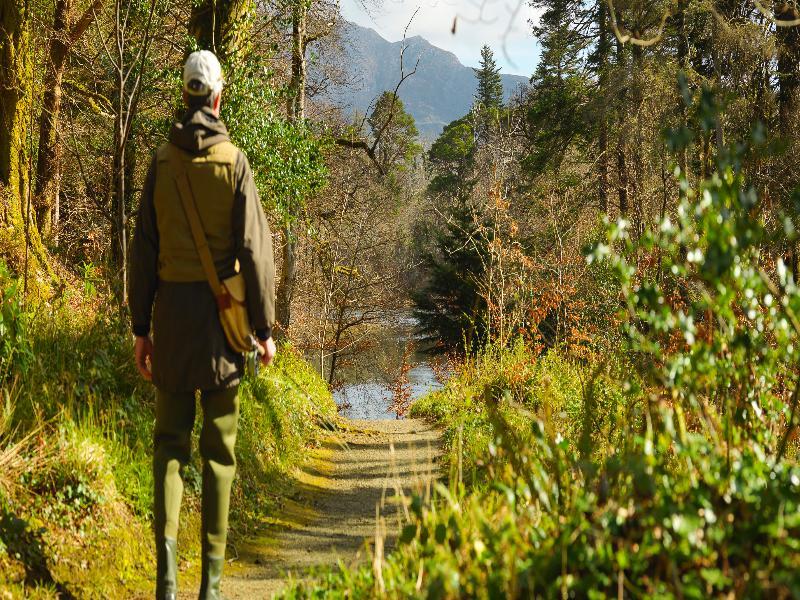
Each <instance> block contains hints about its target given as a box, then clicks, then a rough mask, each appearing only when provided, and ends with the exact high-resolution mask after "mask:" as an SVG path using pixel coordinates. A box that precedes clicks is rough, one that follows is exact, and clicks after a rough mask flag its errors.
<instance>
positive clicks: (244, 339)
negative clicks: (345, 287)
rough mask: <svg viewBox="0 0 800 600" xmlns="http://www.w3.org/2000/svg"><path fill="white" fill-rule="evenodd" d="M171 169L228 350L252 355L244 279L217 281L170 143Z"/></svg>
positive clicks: (177, 153) (188, 187) (178, 159)
mask: <svg viewBox="0 0 800 600" xmlns="http://www.w3.org/2000/svg"><path fill="white" fill-rule="evenodd" d="M170 166H171V167H172V176H173V177H174V178H175V183H176V184H177V186H178V195H179V196H180V197H181V202H182V203H183V210H184V212H185V213H186V220H187V221H188V222H189V228H190V229H191V230H192V238H193V239H194V245H195V247H196V248H197V254H198V255H199V256H200V263H201V264H202V265H203V271H205V274H206V278H207V279H208V284H209V285H210V286H211V291H212V292H213V293H214V298H215V299H216V301H217V309H218V310H219V320H220V322H221V323H222V329H223V330H224V331H225V337H226V338H227V340H228V344H230V346H231V348H233V350H235V351H236V352H251V351H252V350H253V349H254V347H255V345H256V344H255V338H254V337H253V331H252V328H251V327H250V317H249V316H248V314H247V305H246V304H245V293H246V286H245V282H244V276H242V274H241V273H237V274H236V275H234V276H233V277H229V278H228V279H225V280H223V281H220V279H219V276H218V275H217V269H216V267H215V266H214V259H213V258H212V256H211V250H210V249H209V247H208V238H207V237H206V234H205V231H204V230H203V223H202V222H201V221H200V214H199V213H198V212H197V204H196V203H195V199H194V194H193V193H192V186H191V184H190V183H189V176H188V175H187V173H186V168H185V167H184V165H183V160H182V159H181V154H180V150H178V148H177V147H176V146H174V145H172V144H170Z"/></svg>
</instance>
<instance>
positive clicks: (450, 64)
mask: <svg viewBox="0 0 800 600" xmlns="http://www.w3.org/2000/svg"><path fill="white" fill-rule="evenodd" d="M343 28H344V30H343V31H342V36H341V38H342V39H343V40H345V44H346V46H345V50H344V52H345V61H344V64H345V65H346V66H345V70H346V71H347V74H348V79H349V80H351V81H352V82H353V83H352V84H351V85H349V86H341V87H334V88H333V89H332V90H331V91H330V92H329V96H330V99H331V100H332V101H334V102H335V103H336V104H338V105H340V106H343V107H345V109H349V110H350V111H358V112H360V113H364V112H366V111H367V110H368V108H369V106H370V103H371V102H372V101H373V100H374V99H375V98H377V97H378V96H379V95H380V94H381V92H384V91H387V90H389V91H391V90H393V89H394V87H395V86H396V85H397V82H398V81H399V79H400V49H401V47H402V44H403V42H389V41H387V40H385V39H383V38H382V37H381V36H380V35H379V34H378V33H377V32H376V31H374V30H372V29H368V28H366V27H361V26H360V25H356V24H355V23H349V22H344V24H343ZM405 44H406V45H407V46H408V47H407V49H406V51H405V55H404V58H403V62H404V64H405V68H406V72H408V71H410V70H411V69H413V68H414V64H415V63H416V61H417V58H419V67H418V68H417V72H416V73H415V74H414V75H413V76H412V77H410V78H408V79H407V80H406V81H405V82H404V83H403V85H402V86H401V88H400V92H399V93H400V98H401V99H402V100H403V103H404V104H405V106H406V110H408V112H409V113H411V115H412V116H413V117H414V119H415V121H416V122H417V128H418V129H419V131H420V135H421V136H422V137H423V138H425V139H427V140H433V139H435V138H436V137H437V136H438V135H439V133H441V131H442V129H443V128H444V126H445V125H447V124H448V123H450V122H451V121H453V120H454V119H457V118H458V117H462V116H464V115H465V114H467V112H469V109H470V107H471V106H472V101H473V96H474V95H475V90H476V87H477V84H476V80H475V73H474V71H473V70H472V68H470V67H466V66H464V65H462V64H461V63H460V62H459V61H458V58H456V55H455V54H453V53H451V52H448V51H446V50H442V49H441V48H437V47H436V46H434V45H432V44H431V43H429V42H428V41H427V40H425V39H423V38H422V37H420V36H414V37H412V38H408V39H407V40H405ZM502 77H503V88H504V95H505V98H506V100H508V99H509V98H510V97H511V94H512V93H513V92H514V91H515V90H516V89H517V87H518V86H519V85H521V84H525V83H527V78H526V77H522V76H520V75H503V76H502Z"/></svg>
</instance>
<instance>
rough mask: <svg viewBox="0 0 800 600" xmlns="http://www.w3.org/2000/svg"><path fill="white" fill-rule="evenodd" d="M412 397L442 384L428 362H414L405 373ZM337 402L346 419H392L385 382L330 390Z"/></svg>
mask: <svg viewBox="0 0 800 600" xmlns="http://www.w3.org/2000/svg"><path fill="white" fill-rule="evenodd" d="M408 380H409V383H410V384H411V396H412V398H414V399H416V398H419V397H420V396H424V395H425V394H427V393H428V392H430V391H432V390H435V389H438V388H439V387H441V384H440V383H439V382H438V381H437V380H436V376H435V374H434V372H433V369H431V367H430V365H429V364H428V363H427V361H423V362H420V363H417V364H415V365H414V367H413V368H412V369H411V370H410V371H409V372H408ZM333 397H334V398H335V399H336V403H337V404H338V405H340V406H345V407H347V408H344V409H342V411H341V414H342V416H344V417H347V418H348V419H394V418H395V417H396V415H395V413H394V412H392V410H391V406H392V392H391V391H389V387H388V385H387V384H386V382H384V381H366V382H363V383H351V384H347V385H345V386H343V387H342V388H340V389H338V390H336V391H335V392H334V393H333Z"/></svg>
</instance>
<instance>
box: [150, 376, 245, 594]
mask: <svg viewBox="0 0 800 600" xmlns="http://www.w3.org/2000/svg"><path fill="white" fill-rule="evenodd" d="M237 392H238V388H237V387H233V388H230V389H227V390H220V391H214V392H202V393H201V394H200V403H201V405H202V408H203V428H202V431H201V432H200V456H201V458H202V461H203V500H202V534H201V535H202V552H203V555H202V561H203V567H202V568H203V576H202V583H201V588H200V598H201V599H202V600H206V599H208V600H212V599H213V600H216V599H217V598H219V597H220V596H219V581H220V577H221V575H222V564H223V561H224V559H225V541H226V538H227V534H228V508H229V506H230V496H231V484H232V483H233V476H234V473H235V471H236V456H235V454H234V446H235V444H236V429H237V425H238V420H239V397H238V395H237ZM194 417H195V396H194V393H192V392H187V393H168V392H164V391H161V390H158V391H157V394H156V426H155V434H154V445H155V449H154V453H153V478H154V481H155V507H154V511H153V512H154V517H155V534H156V555H157V559H158V575H157V582H156V597H157V598H158V599H159V600H161V599H166V600H172V599H173V598H175V596H176V593H177V587H176V586H177V583H176V581H175V573H176V560H177V559H176V552H175V540H176V539H177V537H178V516H179V513H180V508H181V497H182V495H183V479H182V472H183V467H184V466H185V465H186V464H187V463H188V462H189V458H190V456H191V440H192V437H191V436H192V427H193V425H194Z"/></svg>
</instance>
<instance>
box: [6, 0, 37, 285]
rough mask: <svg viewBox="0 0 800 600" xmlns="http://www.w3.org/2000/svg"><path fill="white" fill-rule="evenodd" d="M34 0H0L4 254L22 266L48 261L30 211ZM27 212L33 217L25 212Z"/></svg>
mask: <svg viewBox="0 0 800 600" xmlns="http://www.w3.org/2000/svg"><path fill="white" fill-rule="evenodd" d="M29 10H30V8H29V3H28V2H27V1H25V0H2V1H0V188H1V189H0V258H3V259H5V260H7V261H8V262H9V263H10V264H11V267H12V268H13V269H14V270H16V271H17V272H22V271H23V270H26V271H27V270H36V269H37V268H38V265H39V264H40V263H44V264H46V257H45V252H44V249H43V248H42V245H41V241H40V239H39V235H38V231H37V229H36V226H35V220H34V219H33V218H32V216H31V215H30V214H29V212H28V209H29V200H30V194H29V192H30V190H29V186H30V169H29V166H30V165H29V163H28V160H29V156H30V140H29V139H28V136H27V131H28V128H29V127H30V125H31V111H32V110H33V108H32V102H33V86H34V80H33V60H32V56H31V48H30V29H29V25H30V22H29V16H30V15H29ZM26 215H27V216H28V217H29V218H26Z"/></svg>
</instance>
